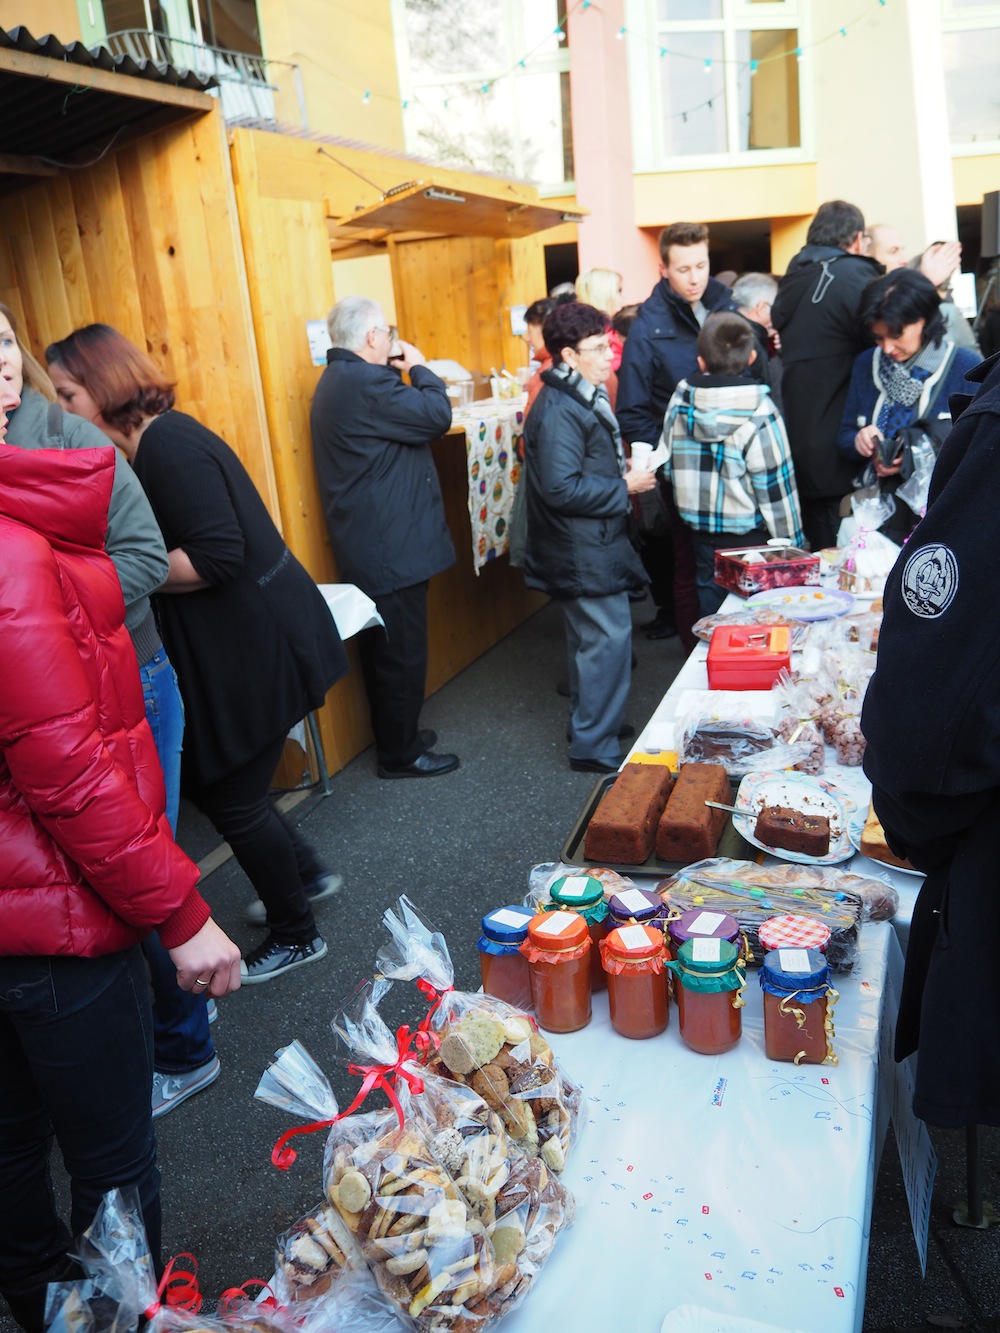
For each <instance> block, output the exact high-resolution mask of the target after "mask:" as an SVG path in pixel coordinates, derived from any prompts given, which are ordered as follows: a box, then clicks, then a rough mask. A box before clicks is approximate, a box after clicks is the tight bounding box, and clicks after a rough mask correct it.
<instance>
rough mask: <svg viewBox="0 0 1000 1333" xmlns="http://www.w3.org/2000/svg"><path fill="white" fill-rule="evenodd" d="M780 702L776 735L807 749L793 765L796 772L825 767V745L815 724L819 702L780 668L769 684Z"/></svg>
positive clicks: (816, 770) (817, 769) (812, 771)
mask: <svg viewBox="0 0 1000 1333" xmlns="http://www.w3.org/2000/svg"><path fill="white" fill-rule="evenodd" d="M772 693H773V694H775V695H776V696H777V698H778V700H779V702H780V705H781V712H780V713H779V715H778V735H779V736H780V737H781V739H782V740H783V741H785V742H786V744H788V745H797V744H802V745H806V746H808V747H809V749H808V753H807V754H806V755H805V756H804V757H803V758H802V759H800V760H799V761H798V762H797V763H796V764H794V765H793V767H794V768H796V769H798V771H799V772H800V773H813V774H816V773H822V772H823V769H824V768H825V767H826V746H825V745H824V742H823V733H822V732H821V731H820V728H819V712H820V710H819V705H818V704H817V703H816V702H815V700H814V699H813V698H812V696H811V694H810V691H809V689H808V688H807V687H806V686H804V685H803V684H802V683H801V682H799V681H795V680H793V679H792V678H791V676H789V675H788V673H787V672H784V671H783V672H782V673H781V675H780V676H779V677H778V679H777V681H776V682H775V684H774V685H773V686H772Z"/></svg>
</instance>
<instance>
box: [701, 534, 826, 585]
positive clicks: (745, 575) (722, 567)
mask: <svg viewBox="0 0 1000 1333" xmlns="http://www.w3.org/2000/svg"><path fill="white" fill-rule="evenodd" d="M715 581H716V583H718V584H719V586H720V587H722V588H728V589H729V591H730V592H735V593H738V594H739V595H740V597H752V596H753V594H754V593H755V592H767V591H769V590H770V589H771V588H797V587H800V586H802V585H805V584H812V583H819V556H818V555H814V554H813V553H812V552H810V551H802V550H800V549H799V548H798V547H797V546H739V547H733V548H732V549H728V548H727V549H726V550H724V551H716V553H715Z"/></svg>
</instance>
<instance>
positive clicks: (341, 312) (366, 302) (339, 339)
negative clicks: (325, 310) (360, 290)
mask: <svg viewBox="0 0 1000 1333" xmlns="http://www.w3.org/2000/svg"><path fill="white" fill-rule="evenodd" d="M384 324H385V315H384V314H383V313H382V307H381V306H380V305H379V303H378V301H373V300H372V299H371V297H370V296H345V297H344V299H343V300H342V301H338V302H337V304H336V305H335V306H334V307H333V309H332V310H331V311H330V313H329V314H328V315H327V317H326V328H327V332H328V333H329V335H330V342H331V343H332V344H333V345H334V347H343V348H346V350H347V351H348V352H357V351H359V350H360V349H361V348H362V347H364V345H365V339H366V338H367V337H368V333H369V331H370V330H371V329H374V328H377V327H378V326H380V325H384Z"/></svg>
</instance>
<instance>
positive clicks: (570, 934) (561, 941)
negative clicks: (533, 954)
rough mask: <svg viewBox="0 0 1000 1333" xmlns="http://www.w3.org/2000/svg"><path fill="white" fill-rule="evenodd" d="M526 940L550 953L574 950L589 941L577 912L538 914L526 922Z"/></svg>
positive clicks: (584, 922)
mask: <svg viewBox="0 0 1000 1333" xmlns="http://www.w3.org/2000/svg"><path fill="white" fill-rule="evenodd" d="M528 940H529V941H530V943H532V944H534V945H535V946H536V947H537V948H540V949H546V950H548V951H549V952H551V953H561V952H562V951H563V950H564V949H576V948H579V946H580V945H581V944H582V943H583V941H584V940H587V941H589V940H590V930H589V929H588V926H587V923H586V921H585V920H584V919H583V917H582V916H581V915H580V914H579V912H539V913H538V914H537V916H533V917H532V918H531V920H530V921H529V922H528Z"/></svg>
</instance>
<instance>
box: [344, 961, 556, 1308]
mask: <svg viewBox="0 0 1000 1333" xmlns="http://www.w3.org/2000/svg"><path fill="white" fill-rule="evenodd" d="M333 1026H334V1031H335V1032H336V1033H337V1034H338V1036H340V1038H341V1040H342V1041H344V1042H345V1044H346V1045H347V1047H348V1050H349V1053H350V1055H351V1057H352V1059H353V1060H355V1061H358V1062H360V1063H359V1064H358V1065H357V1066H356V1067H357V1068H362V1069H363V1068H370V1067H372V1064H373V1063H374V1064H375V1065H382V1066H389V1065H391V1064H392V1062H394V1061H395V1062H397V1064H398V1062H402V1063H401V1064H398V1067H399V1073H400V1077H397V1078H396V1079H395V1082H394V1087H395V1095H396V1098H397V1099H398V1106H399V1109H400V1110H401V1113H402V1117H403V1123H404V1124H405V1126H406V1128H407V1130H416V1131H418V1132H419V1134H420V1136H421V1137H422V1139H423V1140H424V1141H425V1142H426V1143H427V1144H429V1146H430V1150H431V1153H432V1154H433V1157H434V1159H435V1161H436V1162H437V1163H438V1165H439V1166H440V1167H442V1168H443V1169H444V1170H445V1171H446V1172H447V1173H448V1175H449V1176H450V1177H451V1178H452V1180H454V1182H455V1186H456V1188H457V1190H458V1192H459V1195H460V1197H461V1200H462V1203H463V1204H464V1207H465V1225H466V1226H467V1228H468V1231H469V1232H470V1234H473V1235H475V1234H477V1233H478V1232H480V1231H482V1232H485V1236H486V1238H487V1239H488V1241H489V1243H490V1245H491V1246H492V1253H493V1257H494V1263H495V1268H494V1273H493V1277H492V1281H491V1283H490V1284H489V1286H488V1288H487V1289H486V1290H485V1291H480V1292H479V1293H478V1297H477V1298H476V1299H474V1300H473V1301H472V1306H471V1309H472V1312H473V1313H474V1314H475V1315H476V1316H477V1317H480V1318H484V1319H485V1318H495V1317H499V1316H500V1315H501V1314H505V1313H507V1312H508V1311H509V1310H510V1309H512V1308H513V1306H514V1305H515V1304H516V1303H517V1302H518V1301H519V1300H520V1299H521V1298H522V1297H523V1296H524V1295H525V1293H526V1292H527V1290H528V1288H529V1287H530V1285H531V1283H532V1281H533V1280H534V1279H535V1277H536V1276H537V1274H538V1272H539V1270H540V1268H541V1266H542V1264H543V1263H544V1262H545V1260H546V1259H547V1258H548V1256H549V1254H550V1253H551V1251H552V1248H553V1246H554V1244H555V1239H556V1236H557V1234H558V1233H559V1231H560V1230H562V1229H563V1228H564V1227H565V1226H567V1225H568V1224H569V1223H570V1221H572V1218H573V1214H574V1210H575V1206H574V1202H573V1199H572V1196H571V1195H570V1194H569V1192H568V1191H567V1190H565V1189H564V1188H563V1186H562V1185H560V1183H559V1182H558V1180H557V1179H556V1177H555V1175H554V1174H553V1173H552V1172H550V1171H549V1170H548V1168H547V1167H546V1166H545V1164H544V1163H543V1162H542V1161H541V1160H540V1159H539V1158H538V1157H528V1156H526V1155H524V1154H523V1153H521V1152H520V1151H519V1150H518V1149H517V1148H516V1146H515V1145H514V1143H513V1142H512V1141H511V1140H509V1139H508V1137H507V1134H506V1132H505V1127H504V1121H503V1119H502V1115H501V1112H502V1109H503V1108H502V1105H501V1104H500V1101H499V1099H498V1098H494V1097H493V1096H492V1091H493V1090H492V1087H491V1086H490V1084H489V1083H486V1084H484V1086H483V1088H482V1091H483V1092H484V1093H485V1096H480V1095H479V1092H477V1091H474V1090H473V1088H472V1087H470V1086H468V1085H467V1084H465V1083H462V1082H459V1081H456V1080H454V1079H451V1078H446V1077H443V1076H440V1075H437V1074H435V1073H433V1072H432V1071H431V1070H430V1069H421V1068H419V1067H418V1066H417V1065H416V1064H415V1063H413V1061H412V1060H411V1059H409V1058H408V1057H409V1051H410V1049H411V1042H413V1043H414V1044H415V1045H416V1046H417V1047H420V1046H422V1045H425V1044H426V1045H428V1046H433V1042H432V1041H431V1040H430V1038H429V1037H428V1036H427V1034H411V1033H410V1032H409V1029H407V1028H402V1029H400V1031H399V1032H398V1033H397V1034H396V1036H395V1037H393V1035H392V1034H391V1033H390V1032H389V1029H388V1028H387V1027H386V1026H385V1024H384V1023H383V1021H382V1019H381V1017H380V1016H379V1014H378V1012H377V1010H376V1008H375V1006H374V1003H373V1001H372V989H371V988H370V987H369V986H368V985H367V984H366V985H365V986H362V987H361V988H359V990H358V992H356V994H355V995H354V996H353V997H352V999H351V1001H350V1002H349V1004H348V1005H347V1006H346V1007H345V1009H344V1010H343V1011H342V1012H341V1013H340V1014H339V1015H338V1016H337V1018H336V1019H335V1020H334V1025H333ZM419 1037H423V1038H424V1041H420V1040H419V1039H418V1038H419ZM407 1075H408V1076H407ZM491 1102H495V1106H494V1105H491ZM343 1190H344V1184H343V1178H342V1179H341V1184H340V1192H341V1196H342V1195H343ZM452 1211H453V1212H454V1213H455V1215H456V1221H457V1219H458V1210H452ZM428 1225H430V1224H428ZM415 1237H416V1238H420V1237H421V1230H420V1228H419V1227H418V1228H416V1229H414V1230H410V1231H405V1232H404V1233H403V1234H401V1235H399V1236H397V1237H395V1238H393V1237H391V1235H390V1236H389V1237H387V1238H386V1239H384V1240H383V1241H382V1242H381V1248H382V1249H385V1250H386V1251H387V1252H389V1257H390V1258H392V1259H395V1260H396V1266H397V1267H398V1266H399V1265H400V1264H403V1265H404V1266H405V1265H406V1264H407V1263H410V1262H413V1261H412V1259H407V1257H406V1256H408V1255H412V1252H413V1245H414V1243H415V1241H414V1238H415ZM421 1248H426V1246H422V1247H421ZM387 1266H389V1265H388V1263H387ZM456 1303H457V1302H456V1301H455V1300H454V1299H452V1304H456ZM464 1304H465V1305H466V1306H467V1307H469V1301H468V1300H466V1301H465V1302H464Z"/></svg>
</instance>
